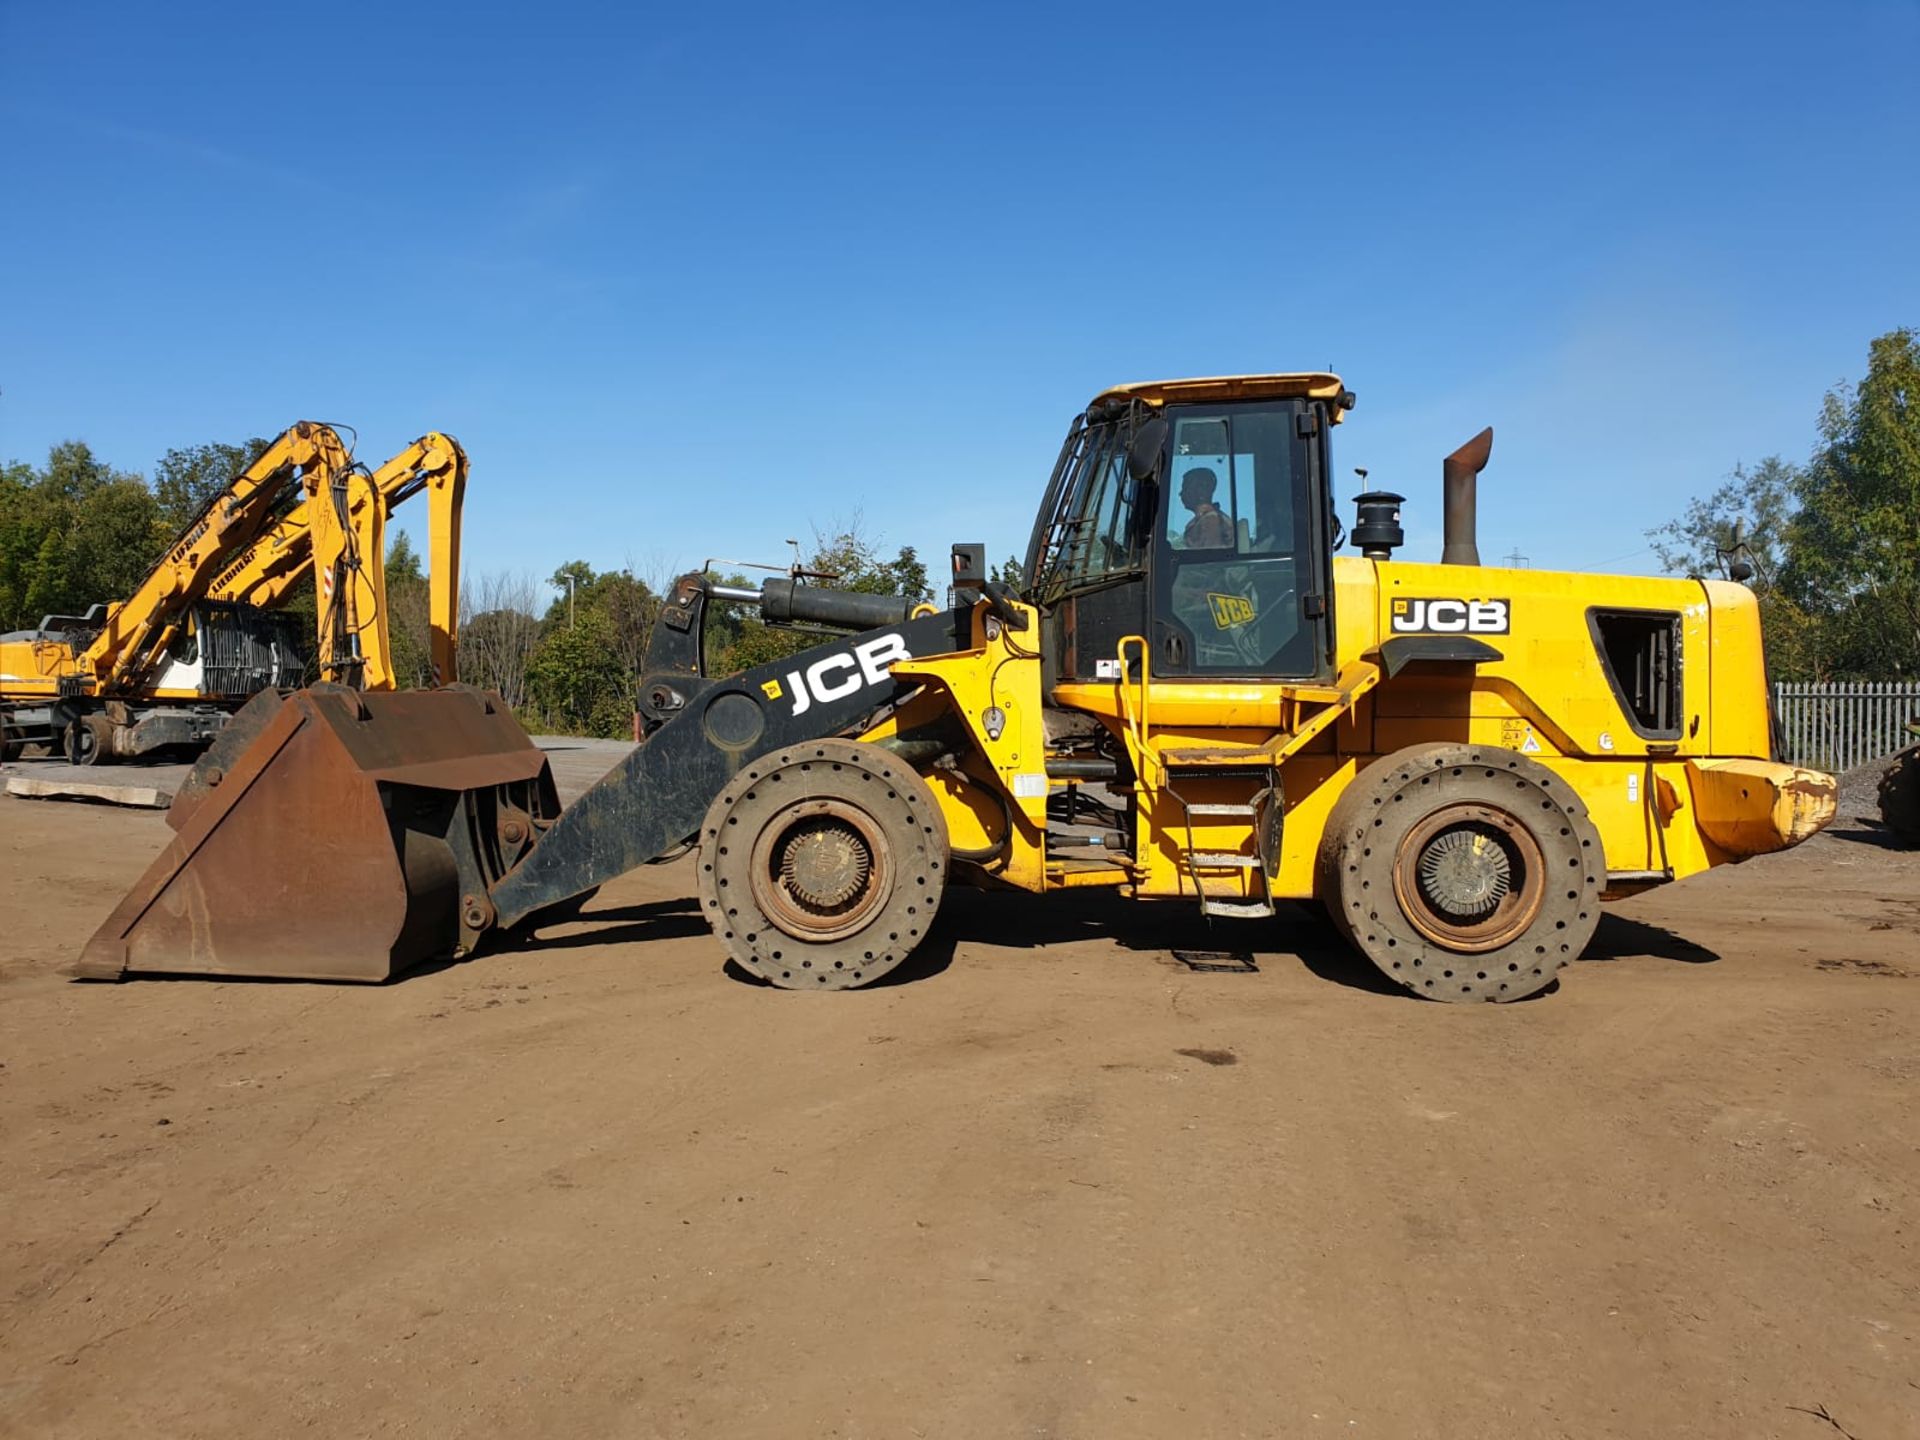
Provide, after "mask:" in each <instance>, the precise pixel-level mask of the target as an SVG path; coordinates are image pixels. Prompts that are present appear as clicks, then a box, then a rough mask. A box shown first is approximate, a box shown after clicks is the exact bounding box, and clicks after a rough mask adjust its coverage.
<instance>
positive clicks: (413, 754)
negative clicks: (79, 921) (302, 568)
mask: <svg viewBox="0 0 1920 1440" xmlns="http://www.w3.org/2000/svg"><path fill="white" fill-rule="evenodd" d="M558 813H559V803H558V800H557V799H556V797H555V794H554V788H553V777H552V775H551V774H550V773H549V772H548V769H547V760H546V756H545V755H543V754H542V753H541V752H540V751H539V750H538V749H536V748H535V747H534V745H533V742H532V741H530V740H528V739H527V736H526V732H525V731H523V730H522V729H521V728H520V726H519V724H518V722H516V721H515V720H514V718H513V716H512V714H511V713H510V712H509V711H508V709H507V707H506V706H505V705H504V704H503V703H502V702H501V700H500V698H499V696H497V695H492V694H488V693H486V692H483V691H479V690H473V689H467V688H464V687H458V686H456V687H450V688H448V689H444V690H414V691H400V692H397V693H362V692H359V691H355V690H349V689H346V688H344V687H341V686H333V685H322V686H316V687H314V688H313V689H310V690H296V691H292V692H290V693H282V692H279V691H271V690H269V691H263V692H261V693H260V694H259V695H257V696H255V697H254V699H253V700H251V701H249V702H248V703H247V705H246V706H245V708H243V709H242V710H241V711H240V712H239V713H238V714H237V715H235V716H234V718H233V720H232V721H231V722H230V723H229V725H228V726H227V729H226V730H225V731H223V732H222V733H221V735H220V738H219V739H218V740H217V741H215V743H214V745H213V747H212V748H211V749H210V750H208V752H207V753H206V755H205V756H204V757H202V759H201V761H200V763H199V764H198V765H196V766H195V767H194V768H193V772H192V773H191V774H190V775H189V776H188V777H187V781H186V783H185V784H184V785H183V786H182V787H181V790H180V793H179V795H178V796H177V797H176V798H175V800H174V804H173V808H172V810H171V811H169V812H168V821H169V823H170V824H172V826H173V827H174V829H175V830H176V831H177V832H178V834H177V835H176V836H175V838H174V839H173V841H172V842H171V843H170V844H169V845H168V846H167V848H166V850H165V851H164V852H163V853H162V854H161V856H160V857H159V859H157V860H155V861H154V862H153V864H152V865H151V866H150V867H149V868H148V870H147V873H146V874H145V875H143V876H142V877H141V878H140V882H139V883H138V884H137V885H135V886H134V887H133V889H132V891H131V892H129V894H128V895H127V897H126V898H125V899H124V900H122V901H121V902H120V906H119V908H118V909H116V910H115V911H114V912H113V914H112V916H111V917H110V918H109V919H108V920H107V922H106V924H104V925H102V926H101V927H100V929H99V930H98V932H96V933H95V935H94V937H93V939H92V940H91V941H89V942H88V944H87V948H86V949H85V951H83V952H82V954H81V957H80V962H79V965H78V966H77V967H76V971H75V973H76V974H79V975H82V976H88V977H93V978H99V979H116V978H119V977H120V976H122V975H125V974H128V973H138V972H153V973H165V974H182V973H188V974H208V975H260V976H281V977H287V978H297V979H304V980H363V981H378V980H385V979H388V978H389V977H391V976H393V975H396V974H399V973H400V972H401V971H403V970H406V969H408V968H410V967H412V966H415V965H418V964H421V963H422V962H425V961H428V960H434V959H439V958H443V957H449V956H454V955H460V954H464V953H466V952H467V951H468V950H470V949H471V948H472V947H473V944H474V942H475V941H476V940H477V939H478V938H479V936H480V935H481V933H482V932H484V931H485V930H486V929H487V928H488V926H490V925H491V924H492V922H493V908H492V905H491V904H490V903H489V901H488V899H487V887H488V885H490V884H491V883H492V882H493V881H494V880H496V879H498V878H499V876H500V875H501V874H503V873H505V871H506V870H507V869H508V868H509V867H510V866H511V865H512V864H513V863H514V862H515V861H516V860H517V859H518V858H519V857H520V856H521V855H522V854H523V853H525V851H526V849H527V848H528V847H529V846H531V845H532V843H533V841H534V840H535V839H536V838H537V835H538V833H539V831H540V830H542V829H544V828H545V827H546V826H547V825H548V824H550V823H552V820H553V818H554V817H555V816H556V815H558Z"/></svg>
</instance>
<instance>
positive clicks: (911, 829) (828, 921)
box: [700, 740, 948, 990]
mask: <svg viewBox="0 0 1920 1440" xmlns="http://www.w3.org/2000/svg"><path fill="white" fill-rule="evenodd" d="M947 859H948V851H947V828H946V821H945V819H944V817H942V815H941V813H940V808H939V805H938V803H937V802H936V801H935V800H934V798H933V792H932V791H931V790H929V789H928V788H927V784H926V782H925V781H924V780H922V779H921V778H920V777H919V776H918V775H917V774H915V773H914V771H913V770H912V769H911V768H910V767H908V766H907V765H906V764H904V763H902V762H901V761H900V760H898V759H896V758H894V757H893V756H892V755H890V754H888V753H887V752H886V751H884V750H882V749H880V748H879V747H878V746H875V745H863V744H860V743H858V742H857V741H852V740H815V741H811V742H809V743H808V744H805V745H794V746H790V747H788V748H787V749H785V750H777V751H775V752H774V753H773V754H771V755H766V756H763V757H761V758H760V759H758V760H755V761H753V762H752V763H751V764H750V765H748V766H747V768H746V769H745V770H743V771H741V772H740V774H739V775H737V776H735V777H734V779H733V780H732V781H731V782H730V783H729V784H728V785H727V787H726V788H725V789H724V790H722V791H721V792H720V794H719V795H718V796H716V797H715V798H714V801H713V804H712V805H711V806H710V807H709V808H708V810H707V816H706V819H705V820H704V821H703V822H702V823H701V826H700V889H701V901H702V908H703V909H704V911H705V912H706V916H707V922H708V923H709V924H710V925H712V927H713V933H714V934H715V935H716V936H718V937H719V939H720V942H721V944H723V945H724V946H725V947H726V949H727V953H728V955H730V956H731V957H732V958H733V960H734V961H735V962H736V963H737V964H739V965H740V966H741V967H742V968H743V969H745V970H748V971H750V972H752V973H753V974H755V975H758V976H761V977H762V978H764V979H766V980H768V981H770V982H771V983H772V984H774V985H777V986H780V987H781V988H783V989H788V990H850V989H854V988H856V987H858V986H862V985H871V984H872V983H873V982H874V981H876V980H878V979H879V978H880V977H881V976H883V975H886V974H887V973H889V972H890V971H892V970H893V969H895V968H896V967H897V966H898V965H899V964H900V963H901V962H902V961H903V960H905V959H906V958H907V956H909V955H910V954H912V953H913V951H914V949H915V947H917V946H918V945H919V944H920V942H921V941H922V940H924V939H925V938H926V935H927V931H928V930H929V929H930V928H931V927H932V924H933V917H934V915H935V913H936V912H937V911H938V910H939V908H940V897H941V895H942V893H943V892H944V891H945V888H946V878H947Z"/></svg>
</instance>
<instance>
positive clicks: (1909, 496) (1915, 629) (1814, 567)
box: [1780, 329, 1920, 679]
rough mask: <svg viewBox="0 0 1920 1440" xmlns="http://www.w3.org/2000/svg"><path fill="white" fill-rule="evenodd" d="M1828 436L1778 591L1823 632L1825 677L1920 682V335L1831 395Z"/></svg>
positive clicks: (1888, 350)
mask: <svg viewBox="0 0 1920 1440" xmlns="http://www.w3.org/2000/svg"><path fill="white" fill-rule="evenodd" d="M1820 432H1821V444H1820V447H1819V448H1818V449H1817V450H1815V452H1814V455H1813V460H1812V462H1811V463H1810V464H1809V465H1808V466H1807V471H1806V474H1805V475H1804V477H1803V478H1802V480H1801V483H1800V485H1799V500H1800V508H1799V509H1798V510H1797V511H1796V512H1795V514H1794V517H1793V521H1792V524H1791V526H1790V528H1789V532H1788V542H1787V549H1788V554H1787V561H1786V564H1785V565H1784V566H1783V567H1782V573H1781V576H1780V584H1781V588H1782V589H1784V590H1785V591H1786V592H1787V593H1788V595H1789V596H1791V598H1792V599H1793V600H1794V602H1795V603H1796V604H1797V605H1799V606H1800V607H1801V609H1803V610H1804V611H1805V612H1806V613H1807V614H1808V615H1809V616H1811V617H1814V619H1815V621H1816V625H1817V640H1816V645H1815V656H1814V664H1815V666H1816V668H1817V670H1818V672H1819V673H1820V674H1821V675H1823V676H1831V677H1833V678H1839V679H1852V678H1886V677H1892V676H1909V675H1916V674H1920V332H1916V331H1914V330H1908V329H1901V330H1894V331H1890V332H1889V333H1887V334H1885V335H1882V336H1880V337H1879V338H1878V339H1876V340H1875V341H1874V342H1873V343H1872V345H1871V347H1870V348H1869V350H1868V354H1867V374H1866V378H1865V379H1863V380H1862V381H1860V383H1859V384H1858V385H1857V386H1856V387H1855V388H1854V390H1853V392H1852V393H1851V394H1850V395H1849V394H1847V393H1845V392H1843V391H1841V390H1838V389H1836V390H1833V391H1830V392H1828V394H1827V397H1826V402H1825V404H1824V406H1823V407H1822V409H1821V415H1820Z"/></svg>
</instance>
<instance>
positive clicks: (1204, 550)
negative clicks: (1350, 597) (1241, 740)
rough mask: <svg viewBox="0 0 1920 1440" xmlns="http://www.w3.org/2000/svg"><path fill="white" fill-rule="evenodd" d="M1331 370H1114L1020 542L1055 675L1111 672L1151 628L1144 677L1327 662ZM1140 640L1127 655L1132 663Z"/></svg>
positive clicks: (1340, 398)
mask: <svg viewBox="0 0 1920 1440" xmlns="http://www.w3.org/2000/svg"><path fill="white" fill-rule="evenodd" d="M1353 398H1354V397H1353V395H1352V392H1350V391H1348V390H1347V389H1346V388H1345V387H1344V386H1343V385H1342V384H1341V382H1340V380H1339V378H1338V377H1337V376H1334V375H1326V374H1311V375H1250V376H1234V377H1229V378H1223V379H1210V380H1172V381H1159V382H1152V383H1147V384H1137V385H1122V386H1118V387H1116V388H1114V389H1112V390H1108V391H1106V392H1105V393H1103V394H1102V395H1100V396H1098V397H1097V398H1096V399H1095V400H1094V402H1093V404H1092V405H1090V406H1089V407H1088V408H1087V410H1086V412H1085V413H1084V414H1083V415H1080V416H1079V417H1077V418H1076V419H1075V420H1074V423H1073V426H1072V428H1071V429H1070V430H1069V431H1068V433H1067V439H1066V443H1065V445H1064V446H1063V447H1062V448H1061V451H1060V459H1059V461H1058V462H1057V463H1056V465H1055V466H1054V472H1053V478H1052V480H1051V482H1050V483H1049V485H1048V487H1047V493H1046V499H1045V501H1044V502H1043V503H1042V506H1041V510H1040V516H1039V519H1038V521H1037V522H1036V524H1035V526H1034V533H1033V538H1032V541H1031V543H1030V545H1029V547H1028V553H1027V570H1026V574H1027V576H1028V581H1027V585H1026V594H1027V598H1028V599H1030V600H1032V601H1034V602H1036V603H1038V604H1039V605H1041V606H1042V607H1043V608H1044V611H1045V614H1046V624H1047V625H1048V627H1049V628H1050V634H1049V637H1048V638H1049V641H1050V642H1051V643H1049V644H1048V645H1046V646H1045V647H1044V649H1043V654H1046V655H1047V656H1049V657H1057V659H1054V660H1053V661H1052V663H1053V664H1055V665H1057V667H1058V673H1057V674H1053V675H1049V676H1048V677H1047V684H1048V686H1049V688H1051V686H1052V685H1053V684H1055V683H1058V682H1061V681H1065V682H1068V683H1072V682H1076V681H1078V682H1088V681H1099V680H1112V679H1115V678H1118V676H1119V674H1120V666H1121V661H1120V659H1119V648H1120V642H1121V640H1122V639H1123V638H1125V637H1127V636H1141V637H1144V638H1145V639H1146V640H1147V643H1148V647H1149V653H1150V661H1149V667H1150V670H1151V673H1152V676H1153V678H1154V680H1155V681H1156V682H1157V681H1161V680H1169V681H1179V680H1221V679H1247V680H1268V681H1280V680H1294V681H1313V680H1323V679H1326V678H1328V677H1330V676H1331V674H1332V661H1333V656H1332V644H1331V640H1332V613H1331V612H1332V592H1333V584H1332V579H1331V553H1332V533H1333V510H1332V502H1331V498H1330V494H1329V487H1328V483H1327V477H1328V475H1329V473H1330V471H1329V465H1328V431H1329V430H1330V429H1331V428H1332V426H1334V425H1336V424H1338V423H1339V421H1340V419H1341V417H1342V415H1344V414H1345V412H1346V411H1347V410H1349V409H1351V408H1352V406H1353ZM1131 660H1132V656H1131V655H1130V656H1129V663H1131Z"/></svg>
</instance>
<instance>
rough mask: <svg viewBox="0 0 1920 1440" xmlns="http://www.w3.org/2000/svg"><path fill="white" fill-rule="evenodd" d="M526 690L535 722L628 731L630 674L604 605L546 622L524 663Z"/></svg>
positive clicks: (574, 731)
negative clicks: (558, 621)
mask: <svg viewBox="0 0 1920 1440" xmlns="http://www.w3.org/2000/svg"><path fill="white" fill-rule="evenodd" d="M527 690H528V695H529V699H530V701H531V708H532V710H533V714H534V717H535V719H536V722H537V723H538V724H540V725H542V726H545V727H548V728H551V729H553V730H557V731H559V732H560V733H562V734H568V735H603V736H620V735H626V734H628V733H630V731H631V728H632V723H633V720H632V717H633V677H632V674H631V672H629V671H628V670H627V669H626V668H625V667H624V666H623V665H622V664H621V663H620V657H619V655H618V653H617V652H616V649H615V636H614V633H613V624H612V622H611V621H609V620H608V619H607V616H606V614H605V612H604V611H601V610H597V609H594V608H592V607H588V608H587V609H584V610H576V612H575V617H574V623H573V624H571V625H568V624H564V623H563V624H560V625H554V626H550V627H549V628H548V630H547V632H546V634H544V635H543V636H541V638H540V643H539V646H538V647H537V648H536V649H535V650H534V652H533V657H532V659H531V660H529V661H528V663H527Z"/></svg>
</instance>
